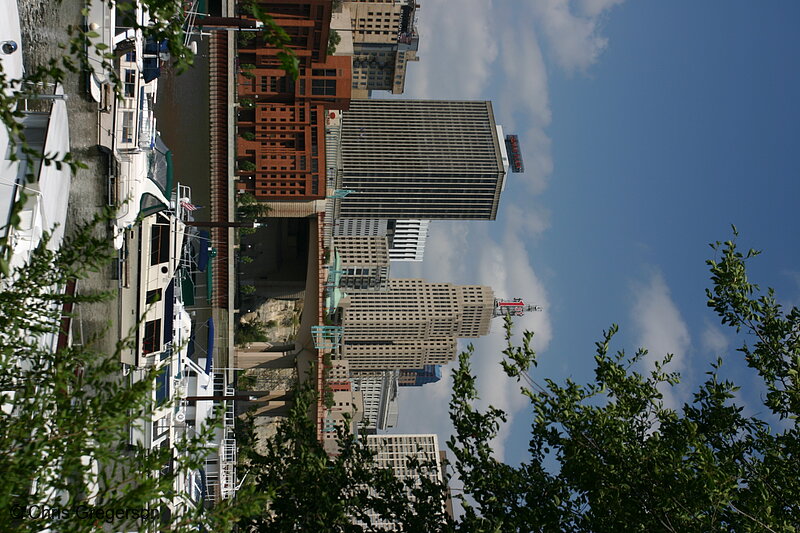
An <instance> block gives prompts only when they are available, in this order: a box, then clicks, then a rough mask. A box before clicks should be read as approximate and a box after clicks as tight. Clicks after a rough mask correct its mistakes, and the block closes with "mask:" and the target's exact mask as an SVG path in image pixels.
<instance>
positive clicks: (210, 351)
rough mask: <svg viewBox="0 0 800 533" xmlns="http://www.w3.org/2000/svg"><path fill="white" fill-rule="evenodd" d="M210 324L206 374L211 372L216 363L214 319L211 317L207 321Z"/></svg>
mask: <svg viewBox="0 0 800 533" xmlns="http://www.w3.org/2000/svg"><path fill="white" fill-rule="evenodd" d="M206 325H207V326H208V344H207V346H206V374H211V367H212V365H213V364H214V319H213V318H209V319H208V322H206Z"/></svg>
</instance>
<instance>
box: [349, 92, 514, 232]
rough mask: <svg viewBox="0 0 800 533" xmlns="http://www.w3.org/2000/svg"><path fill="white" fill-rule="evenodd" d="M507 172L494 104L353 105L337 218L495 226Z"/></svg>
mask: <svg viewBox="0 0 800 533" xmlns="http://www.w3.org/2000/svg"><path fill="white" fill-rule="evenodd" d="M507 170H508V157H507V154H506V146H505V142H504V140H503V135H502V129H501V128H500V127H498V126H497V124H495V120H494V113H493V112H492V104H491V102H480V101H476V102H463V101H439V100H353V101H352V103H351V105H350V110H349V111H347V112H345V113H343V115H342V133H341V167H340V169H339V175H338V177H337V183H336V187H337V188H338V189H347V190H350V191H353V192H351V193H350V194H348V195H347V196H346V197H345V198H342V199H341V200H339V205H338V209H337V213H336V216H337V218H393V219H424V220H435V219H474V220H493V219H494V218H495V217H496V216H497V209H498V205H499V202H500V192H501V191H502V189H503V185H504V183H503V182H504V180H505V176H506V172H507Z"/></svg>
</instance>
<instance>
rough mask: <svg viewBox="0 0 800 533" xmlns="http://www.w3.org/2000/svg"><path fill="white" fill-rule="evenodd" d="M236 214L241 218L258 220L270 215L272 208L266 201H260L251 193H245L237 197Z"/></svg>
mask: <svg viewBox="0 0 800 533" xmlns="http://www.w3.org/2000/svg"><path fill="white" fill-rule="evenodd" d="M236 203H237V205H236V216H237V217H239V219H240V220H257V219H259V218H264V217H266V216H268V215H269V212H270V211H271V210H272V208H271V207H270V206H268V205H267V204H265V203H264V202H260V201H259V200H258V199H257V198H256V197H255V196H253V195H252V194H251V193H249V192H248V193H243V194H240V195H239V196H237V198H236Z"/></svg>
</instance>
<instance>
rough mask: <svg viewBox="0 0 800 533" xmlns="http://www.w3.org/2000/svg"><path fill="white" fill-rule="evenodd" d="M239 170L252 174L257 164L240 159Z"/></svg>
mask: <svg viewBox="0 0 800 533" xmlns="http://www.w3.org/2000/svg"><path fill="white" fill-rule="evenodd" d="M238 165H239V170H244V171H247V172H252V171H253V170H255V169H256V164H255V163H253V162H252V161H250V160H247V159H240V160H239V161H238Z"/></svg>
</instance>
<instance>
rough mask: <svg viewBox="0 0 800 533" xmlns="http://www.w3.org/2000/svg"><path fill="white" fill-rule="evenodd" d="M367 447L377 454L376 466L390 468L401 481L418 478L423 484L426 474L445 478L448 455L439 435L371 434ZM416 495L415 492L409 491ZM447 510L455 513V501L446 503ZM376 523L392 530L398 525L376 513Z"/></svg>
mask: <svg viewBox="0 0 800 533" xmlns="http://www.w3.org/2000/svg"><path fill="white" fill-rule="evenodd" d="M366 444H367V448H369V449H370V450H371V451H372V452H374V453H375V465H376V466H377V467H379V468H388V469H391V470H392V471H393V472H394V475H395V477H397V478H398V479H400V480H403V481H407V480H415V481H416V482H417V483H420V481H419V480H421V479H422V478H423V477H424V478H427V479H431V480H438V481H440V482H443V481H444V469H445V462H446V454H444V453H443V452H442V450H439V439H438V437H437V435H435V434H429V435H424V434H419V435H368V436H367V440H366ZM411 458H414V459H416V460H418V461H419V464H420V465H421V466H413V465H412V463H411V461H410V459H411ZM408 497H409V498H413V496H412V494H411V493H410V490H409V494H408ZM442 510H443V511H445V512H447V513H449V514H451V516H452V503H451V502H450V501H449V494H448V501H445V502H443V509H442ZM370 518H371V519H372V525H373V526H377V527H378V528H383V529H385V530H387V531H392V530H395V529H396V528H397V525H396V524H395V523H393V522H389V521H386V520H382V519H380V518H379V517H377V516H376V515H374V514H372V516H371V517H370Z"/></svg>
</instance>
